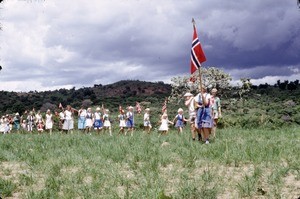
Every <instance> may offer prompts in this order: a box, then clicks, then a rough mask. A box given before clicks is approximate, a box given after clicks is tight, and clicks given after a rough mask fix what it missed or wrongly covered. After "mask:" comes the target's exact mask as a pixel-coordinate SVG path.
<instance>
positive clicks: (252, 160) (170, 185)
mask: <svg viewBox="0 0 300 199" xmlns="http://www.w3.org/2000/svg"><path fill="white" fill-rule="evenodd" d="M115 132H116V131H115ZM299 132H300V128H299V127H292V128H290V129H279V130H260V129H255V130H243V129H222V130H218V132H217V138H216V139H214V140H211V144H209V145H205V144H201V143H199V142H197V141H192V140H191V136H190V133H189V132H188V128H186V129H185V130H184V133H183V134H178V133H177V132H176V131H175V130H172V131H170V133H169V135H167V136H159V135H158V133H157V132H155V131H154V132H152V134H150V135H146V134H144V133H143V132H142V131H136V132H135V134H134V136H133V137H131V136H123V135H121V136H117V135H116V133H115V134H114V135H113V136H112V137H110V136H109V135H108V133H107V134H101V135H95V134H92V135H83V134H81V132H77V131H74V133H73V134H68V135H66V134H59V133H56V132H54V133H53V134H52V135H51V136H50V135H47V134H43V135H37V134H9V135H1V136H0V148H1V150H0V168H1V169H0V193H1V196H4V197H7V196H12V197H14V198H241V197H243V198H253V197H263V198H297V197H299V196H300V193H299V187H298V185H299V178H300V174H299V172H300V161H299V160H300V153H299V151H300V143H299V140H300V133H299ZM163 143H168V144H167V145H164V144H163Z"/></svg>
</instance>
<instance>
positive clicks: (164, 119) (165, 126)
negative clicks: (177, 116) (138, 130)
mask: <svg viewBox="0 0 300 199" xmlns="http://www.w3.org/2000/svg"><path fill="white" fill-rule="evenodd" d="M160 123H161V125H160V127H159V129H158V130H159V131H161V134H162V135H167V134H168V131H169V124H173V122H171V121H169V119H168V114H167V112H166V111H165V112H164V114H163V115H162V116H161V120H160Z"/></svg>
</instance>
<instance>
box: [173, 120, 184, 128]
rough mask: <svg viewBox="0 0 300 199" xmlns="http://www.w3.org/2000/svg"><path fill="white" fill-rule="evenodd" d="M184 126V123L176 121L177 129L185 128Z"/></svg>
mask: <svg viewBox="0 0 300 199" xmlns="http://www.w3.org/2000/svg"><path fill="white" fill-rule="evenodd" d="M183 126H184V124H183V121H182V120H177V121H176V124H175V127H177V128H178V127H183Z"/></svg>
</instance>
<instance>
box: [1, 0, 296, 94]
mask: <svg viewBox="0 0 300 199" xmlns="http://www.w3.org/2000/svg"><path fill="white" fill-rule="evenodd" d="M0 7H1V9H0V23H1V27H2V30H1V31H0V65H1V66H2V70H1V71H0V90H5V91H18V92H20V91H21V92H28V91H46V90H55V89H60V88H67V89H69V88H73V87H75V88H76V89H78V88H82V87H92V86H93V85H94V84H102V85H106V84H111V83H114V82H117V81H120V80H141V81H151V82H158V81H163V82H165V83H170V82H171V78H172V77H175V76H184V75H189V73H190V49H191V43H192V35H193V26H192V23H191V21H192V18H194V19H195V21H196V27H197V32H198V36H199V39H200V42H201V45H202V48H203V50H204V52H205V55H206V58H207V61H206V62H204V63H203V67H212V66H213V67H217V68H220V69H222V70H224V71H225V72H226V73H229V74H230V75H231V76H232V78H233V83H237V82H239V79H240V78H242V77H247V78H250V79H251V82H252V83H253V84H257V85H258V84H261V83H262V84H263V83H269V84H271V85H272V84H275V83H276V82H277V80H282V81H284V80H289V81H294V80H296V79H300V23H299V22H300V9H299V7H298V6H297V1H296V0H263V1H262V0H251V1H249V0H247V1H246V0H239V1H236V0H226V1H223V0H89V1H86V0H75V1H74V0H4V1H3V2H2V3H1V4H0Z"/></svg>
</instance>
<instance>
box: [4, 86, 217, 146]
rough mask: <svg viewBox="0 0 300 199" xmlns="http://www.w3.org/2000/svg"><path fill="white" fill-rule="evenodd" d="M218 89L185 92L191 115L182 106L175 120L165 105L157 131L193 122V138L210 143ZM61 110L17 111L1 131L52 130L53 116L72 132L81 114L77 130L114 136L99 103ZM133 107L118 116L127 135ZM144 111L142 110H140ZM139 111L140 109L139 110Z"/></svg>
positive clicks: (146, 115)
mask: <svg viewBox="0 0 300 199" xmlns="http://www.w3.org/2000/svg"><path fill="white" fill-rule="evenodd" d="M216 94H217V89H215V88H214V89H212V90H211V94H209V93H207V91H206V88H205V87H202V90H201V92H200V93H199V94H198V95H196V96H194V95H193V94H191V93H186V94H185V95H184V97H185V106H187V108H188V114H189V118H185V117H184V114H183V113H184V110H183V109H182V108H179V109H178V111H177V114H176V116H175V117H174V119H173V120H172V121H170V120H169V119H168V114H167V110H166V109H163V114H162V115H161V117H160V122H159V127H158V131H159V132H160V133H161V134H162V135H166V134H168V130H169V126H170V124H171V125H174V126H175V128H177V129H178V133H181V132H182V131H183V128H184V126H185V123H186V122H189V123H190V129H191V132H192V139H193V140H196V136H197V135H198V140H202V141H204V142H205V143H209V138H210V137H215V131H216V126H217V122H218V118H220V117H221V103H220V98H218V97H217V96H216ZM60 108H61V111H60V112H59V113H58V112H55V113H54V114H52V113H51V111H50V110H47V111H46V114H45V116H44V117H43V116H42V114H41V112H40V111H37V112H35V111H34V110H32V111H25V113H24V115H22V116H20V115H19V113H16V114H15V115H14V117H12V116H10V115H6V116H2V118H1V119H0V132H2V133H4V134H6V133H9V132H10V131H11V130H12V129H15V130H16V131H20V130H22V131H27V132H32V131H33V130H34V129H35V128H36V130H37V131H38V133H42V132H44V131H47V132H49V133H50V134H51V133H52V129H53V127H54V124H55V123H56V122H54V120H57V123H58V129H59V131H61V132H66V133H68V132H72V131H73V129H74V116H75V115H76V116H77V117H78V130H81V131H82V132H84V133H86V134H91V132H92V131H95V132H97V133H98V134H99V133H100V131H104V132H107V131H108V132H109V135H110V136H112V124H111V116H110V111H109V110H108V109H104V108H103V107H102V108H100V107H97V108H96V110H95V111H93V110H92V108H87V109H85V108H84V107H81V108H80V109H79V110H76V109H74V108H72V107H71V106H70V105H67V106H66V108H65V109H64V108H63V107H62V106H61V107H60ZM133 110H134V108H133V107H132V106H129V107H127V111H126V113H125V111H124V110H123V109H122V107H121V106H120V107H119V115H118V116H117V118H118V121H119V131H118V133H119V134H124V135H127V134H128V133H130V134H131V135H133V130H134V112H133ZM140 111H141V110H140ZM140 111H139V112H140ZM143 126H144V131H145V132H147V133H150V131H151V129H152V125H151V122H150V109H149V108H146V109H145V113H144V117H143Z"/></svg>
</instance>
